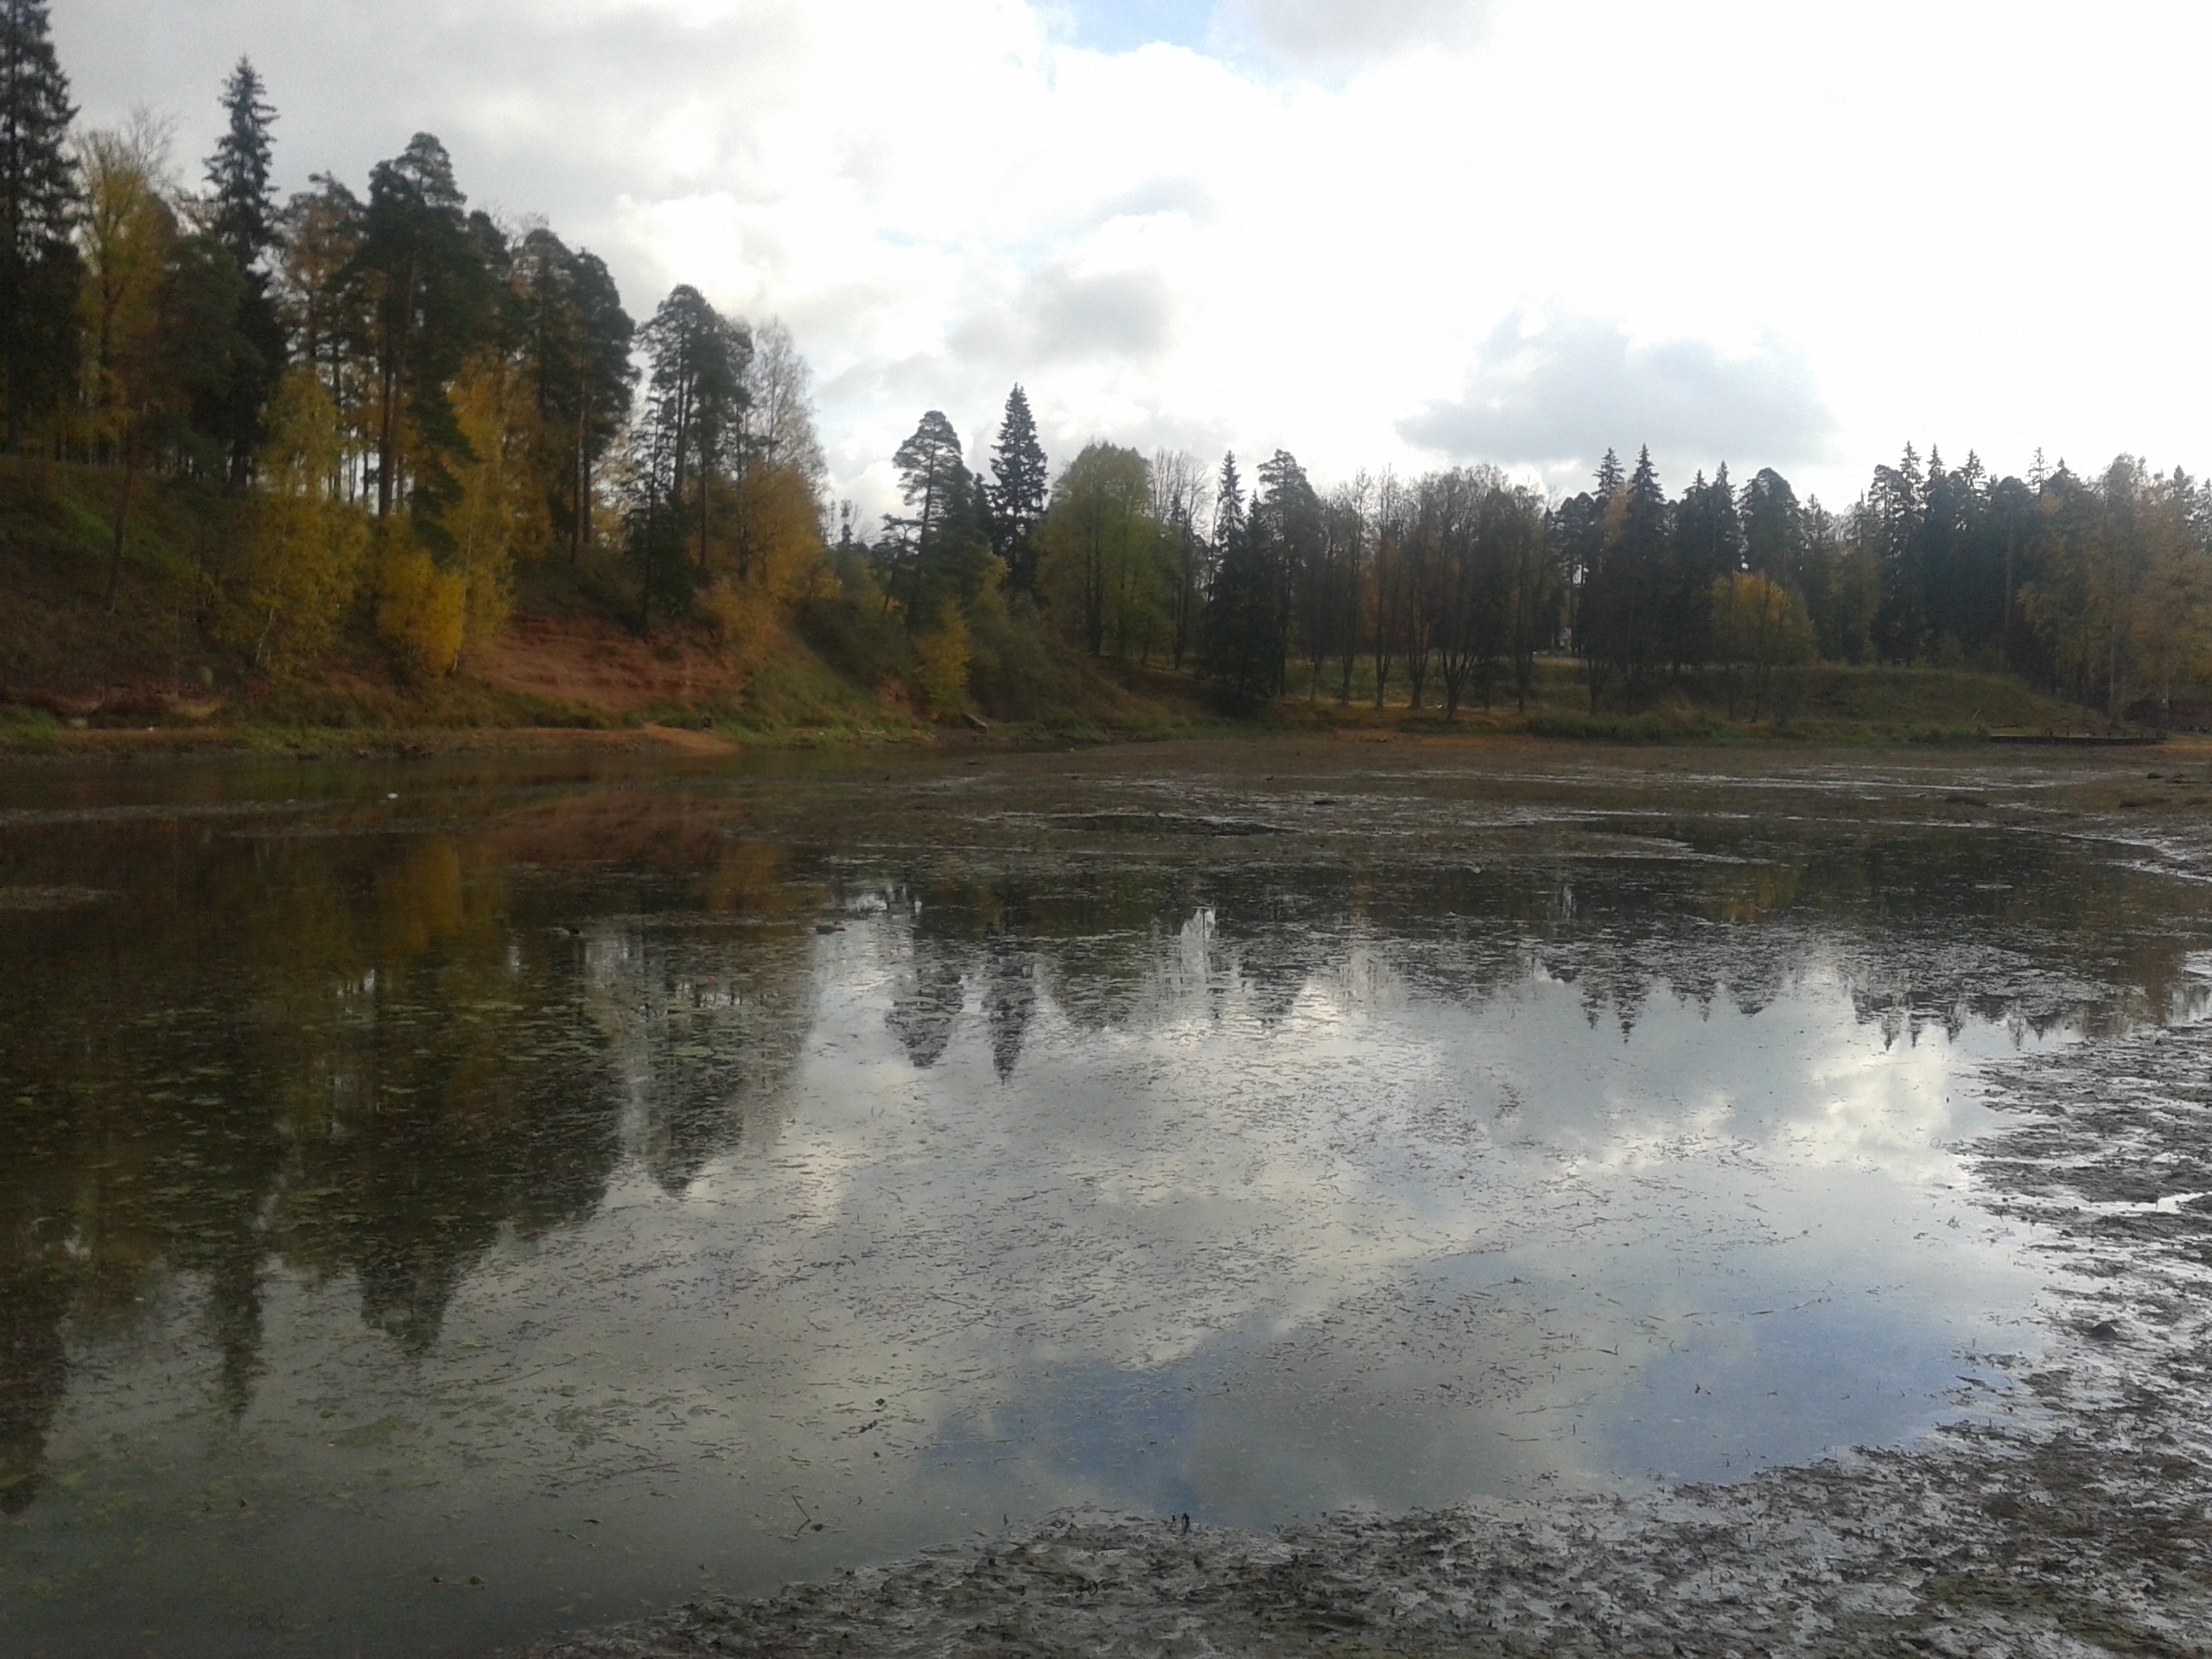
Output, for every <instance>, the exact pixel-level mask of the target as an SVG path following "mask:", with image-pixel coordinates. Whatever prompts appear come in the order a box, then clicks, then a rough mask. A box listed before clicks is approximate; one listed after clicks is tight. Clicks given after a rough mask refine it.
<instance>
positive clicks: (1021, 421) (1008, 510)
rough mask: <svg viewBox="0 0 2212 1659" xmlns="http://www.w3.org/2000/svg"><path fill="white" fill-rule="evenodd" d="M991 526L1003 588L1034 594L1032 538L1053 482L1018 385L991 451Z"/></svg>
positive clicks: (1034, 548) (1034, 549) (1035, 551)
mask: <svg viewBox="0 0 2212 1659" xmlns="http://www.w3.org/2000/svg"><path fill="white" fill-rule="evenodd" d="M991 478H992V483H991V486H990V505H991V522H992V524H993V526H994V527H995V531H996V532H997V533H996V536H995V538H994V542H993V550H994V551H995V552H996V553H997V554H998V556H999V557H1000V558H1001V560H1002V561H1003V562H1004V563H1005V564H1006V570H1007V585H1008V586H1010V587H1011V588H1013V589H1014V591H1015V592H1016V593H1021V594H1033V593H1035V592H1036V591H1037V556H1038V551H1039V550H1038V548H1037V545H1036V543H1035V539H1034V537H1035V532H1036V529H1037V525H1038V524H1039V521H1040V520H1042V519H1043V518H1044V516H1045V506H1046V491H1047V489H1048V487H1049V486H1050V484H1051V482H1052V478H1051V474H1050V472H1049V471H1048V469H1047V467H1046V461H1045V448H1044V445H1043V444H1041V443H1040V442H1038V438H1037V422H1036V420H1035V418H1034V417H1033V416H1032V415H1031V414H1030V412H1029V394H1028V393H1027V392H1026V391H1023V390H1022V389H1021V388H1020V386H1019V385H1017V386H1015V387H1014V390H1013V391H1009V392H1008V393H1007V395H1006V413H1005V414H1004V415H1003V416H1001V418H1000V421H999V437H998V442H997V443H995V444H994V445H993V446H992V448H991Z"/></svg>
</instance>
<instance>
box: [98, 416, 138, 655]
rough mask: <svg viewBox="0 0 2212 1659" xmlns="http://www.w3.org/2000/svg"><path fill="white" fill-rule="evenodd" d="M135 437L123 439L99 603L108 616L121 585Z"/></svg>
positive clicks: (135, 470)
mask: <svg viewBox="0 0 2212 1659" xmlns="http://www.w3.org/2000/svg"><path fill="white" fill-rule="evenodd" d="M134 437H135V434H132V433H130V432H125V433H124V437H123V493H122V494H121V496H120V497H119V498H118V500H117V502H116V504H115V545H114V547H113V548H112V549H111V550H110V551H109V554H108V560H107V597H106V599H105V600H104V601H101V603H102V605H103V607H105V610H106V612H107V613H108V614H109V615H110V616H113V615H114V614H115V598H116V592H117V590H118V588H120V587H121V586H122V584H123V538H124V535H125V534H126V533H127V532H128V531H129V530H130V486H131V483H132V482H133V480H135V479H136V478H137V474H138V446H137V443H136V442H133V439H134Z"/></svg>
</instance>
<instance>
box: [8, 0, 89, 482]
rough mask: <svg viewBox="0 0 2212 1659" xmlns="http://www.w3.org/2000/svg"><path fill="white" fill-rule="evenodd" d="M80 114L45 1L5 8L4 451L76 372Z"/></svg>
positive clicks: (20, 441) (48, 408)
mask: <svg viewBox="0 0 2212 1659" xmlns="http://www.w3.org/2000/svg"><path fill="white" fill-rule="evenodd" d="M76 115H77V111H76V110H75V108H74V107H73V105H71V104H70V102H69V82H68V80H67V78H66V77H65V76H64V75H63V74H62V73H61V67H60V64H59V62H57V61H56V60H55V58H54V44H53V41H51V40H50V39H49V38H48V27H47V8H46V6H45V5H44V4H43V3H41V0H0V418H4V420H5V423H6V431H5V434H4V437H5V442H6V447H7V448H9V449H10V450H16V449H21V448H22V447H23V445H24V443H25V442H27V441H28V440H29V436H30V435H31V432H32V429H33V428H34V426H35V424H36V423H39V422H41V421H43V420H46V419H48V418H49V417H50V416H53V415H54V412H55V411H56V410H58V409H59V408H60V404H61V401H62V398H63V397H64V396H65V395H66V394H67V391H68V388H69V385H70V381H71V378H72V377H73V374H74V372H75V370H76V367H77V340H78V334H77V316H78V313H77V298H78V265H77V250H76V247H75V245H74V243H73V240H72V232H73V230H74V229H75V226H76V222H77V214H78V201H79V198H78V194H77V188H76V180H75V178H74V177H73V175H72V169H71V167H70V164H69V159H68V156H67V150H66V148H65V146H66V144H67V138H68V133H69V124H70V123H71V122H72V121H73V120H74V119H75V118H76Z"/></svg>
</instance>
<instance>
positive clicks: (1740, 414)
mask: <svg viewBox="0 0 2212 1659" xmlns="http://www.w3.org/2000/svg"><path fill="white" fill-rule="evenodd" d="M1532 324H1534V326H1533V327H1532V326H1531V325H1532ZM1398 431H1399V434H1400V435H1401V436H1402V437H1403V438H1405V439H1406V441H1407V442H1409V443H1413V444H1416V445H1418V446H1420V447H1421V448H1425V449H1433V450H1440V451H1442V452H1443V453H1444V454H1448V455H1451V456H1452V457H1453V458H1454V459H1458V460H1465V461H1498V462H1503V463H1506V464H1526V465H1533V466H1536V467H1545V468H1548V469H1549V468H1558V467H1567V466H1571V465H1573V464H1576V463H1580V462H1586V461H1592V460H1594V459H1595V458H1596V457H1597V456H1599V454H1603V453H1604V451H1605V449H1606V448H1609V447H1610V448H1617V449H1620V450H1622V451H1624V452H1627V451H1630V450H1632V449H1634V448H1636V447H1637V445H1640V444H1647V443H1648V444H1649V445H1650V447H1651V448H1652V451H1653V453H1654V454H1657V455H1659V456H1661V457H1662V458H1670V459H1673V460H1675V461H1677V462H1680V463H1682V464H1689V463H1693V462H1694V463H1695V464H1698V465H1702V466H1711V465H1712V464H1713V462H1714V461H1738V462H1739V463H1741V464H1745V465H1758V466H1767V465H1775V466H1783V465H1789V464H1793V463H1798V462H1815V463H1818V462H1821V461H1826V460H1827V459H1829V456H1830V452H1831V450H1832V448H1833V446H1834V436H1835V421H1834V416H1831V415H1830V414H1829V412H1828V409H1827V404H1826V403H1825V402H1824V401H1823V399H1822V397H1821V389H1820V386H1819V384H1818V382H1817V380H1816V378H1815V375H1814V372H1813V370H1812V366H1811V365H1810V364H1808V362H1807V361H1806V360H1805V359H1804V358H1803V357H1802V356H1800V355H1799V354H1797V353H1795V352H1793V351H1791V350H1789V348H1788V347H1786V346H1780V345H1777V344H1776V343H1775V342H1773V341H1771V340H1764V341H1762V342H1761V344H1760V345H1759V346H1758V349H1757V350H1755V351H1753V352H1751V353H1747V354H1744V355H1740V356H1730V355H1726V354H1724V353H1722V352H1721V351H1719V349H1718V348H1717V347H1715V346H1712V345H1710V344H1708V343H1707V341H1705V340H1696V339H1675V340H1661V341H1657V342H1655V343H1652V344H1648V345H1638V344H1637V343H1635V342H1634V341H1632V340H1630V337H1629V335H1628V334H1627V333H1626V331H1624V329H1622V328H1621V327H1619V326H1618V325H1617V324H1614V323H1611V322H1605V321H1598V320H1596V319H1593V318H1570V319H1567V320H1563V321H1550V322H1548V323H1544V322H1541V321H1536V320H1534V319H1527V318H1523V317H1509V318H1508V319H1506V321H1504V322H1503V323H1502V324H1500V325H1499V326H1498V327H1497V329H1496V330H1494V331H1493V332H1492V333H1491V337H1490V339H1489V340H1487V341H1486V342H1485V343H1484V346H1482V348H1481V350H1480V352H1479V353H1478V355H1477V358H1476V360H1475V364H1474V367H1473V369H1472V370H1471V372H1470V373H1469V375H1468V377H1467V386H1466V391H1465V395H1464V396H1463V397H1459V398H1456V399H1450V400H1444V401H1439V402H1433V403H1431V404H1429V406H1428V407H1427V410H1424V411H1423V412H1422V413H1421V414H1419V415H1416V416H1411V417H1410V418H1408V419H1407V420H1403V421H1401V422H1400V423H1398Z"/></svg>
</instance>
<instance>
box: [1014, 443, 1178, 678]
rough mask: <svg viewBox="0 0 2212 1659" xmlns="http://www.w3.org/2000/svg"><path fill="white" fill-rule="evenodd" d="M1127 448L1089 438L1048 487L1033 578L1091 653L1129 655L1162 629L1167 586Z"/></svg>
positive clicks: (1139, 470) (1144, 494) (1147, 498)
mask: <svg viewBox="0 0 2212 1659" xmlns="http://www.w3.org/2000/svg"><path fill="white" fill-rule="evenodd" d="M1151 505H1152V499H1151V479H1150V477H1149V469H1148V468H1147V467H1146V465H1145V460H1144V457H1143V456H1142V455H1141V454H1138V453H1137V452H1136V451H1135V450H1134V449H1124V448H1117V447H1116V446H1115V445H1113V444H1109V443H1090V444H1086V445H1085V446H1084V449H1083V452H1082V453H1081V454H1078V455H1077V456H1076V458H1075V459H1074V460H1073V461H1071V462H1069V463H1068V467H1067V470H1066V471H1065V472H1064V473H1062V474H1060V476H1059V479H1058V481H1057V482H1056V483H1054V485H1053V486H1052V506H1051V508H1050V509H1049V510H1048V511H1047V512H1046V515H1045V522H1044V525H1043V528H1042V529H1041V531H1039V544H1040V546H1041V547H1042V549H1043V558H1042V561H1041V563H1040V564H1039V570H1038V581H1039V586H1040V587H1041V588H1042V589H1043V591H1044V594H1045V597H1046V600H1047V601H1048V602H1049V603H1050V604H1051V606H1052V613H1053V615H1054V616H1055V617H1057V618H1058V619H1059V620H1060V622H1061V626H1063V627H1065V629H1066V630H1067V631H1068V632H1069V633H1070V634H1071V635H1072V636H1073V637H1074V638H1075V639H1077V641H1079V642H1080V643H1081V645H1083V648H1084V650H1085V651H1087V652H1090V654H1091V655H1092V656H1094V657H1103V656H1106V655H1109V653H1110V654H1111V655H1112V656H1113V657H1115V658H1116V659H1120V658H1126V657H1128V655H1129V652H1130V648H1131V646H1132V645H1141V643H1143V642H1144V641H1145V640H1147V639H1149V638H1151V637H1154V635H1156V634H1158V633H1160V632H1164V630H1165V628H1166V621H1167V614H1166V613H1167V606H1168V602H1169V600H1170V597H1171V591H1172V590H1171V585H1170V579H1169V576H1168V572H1167V570H1166V569H1165V568H1164V564H1163V561H1162V559H1161V557H1160V548H1159V538H1158V524H1157V522H1156V521H1155V520H1154V518H1153V517H1152V512H1151Z"/></svg>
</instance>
